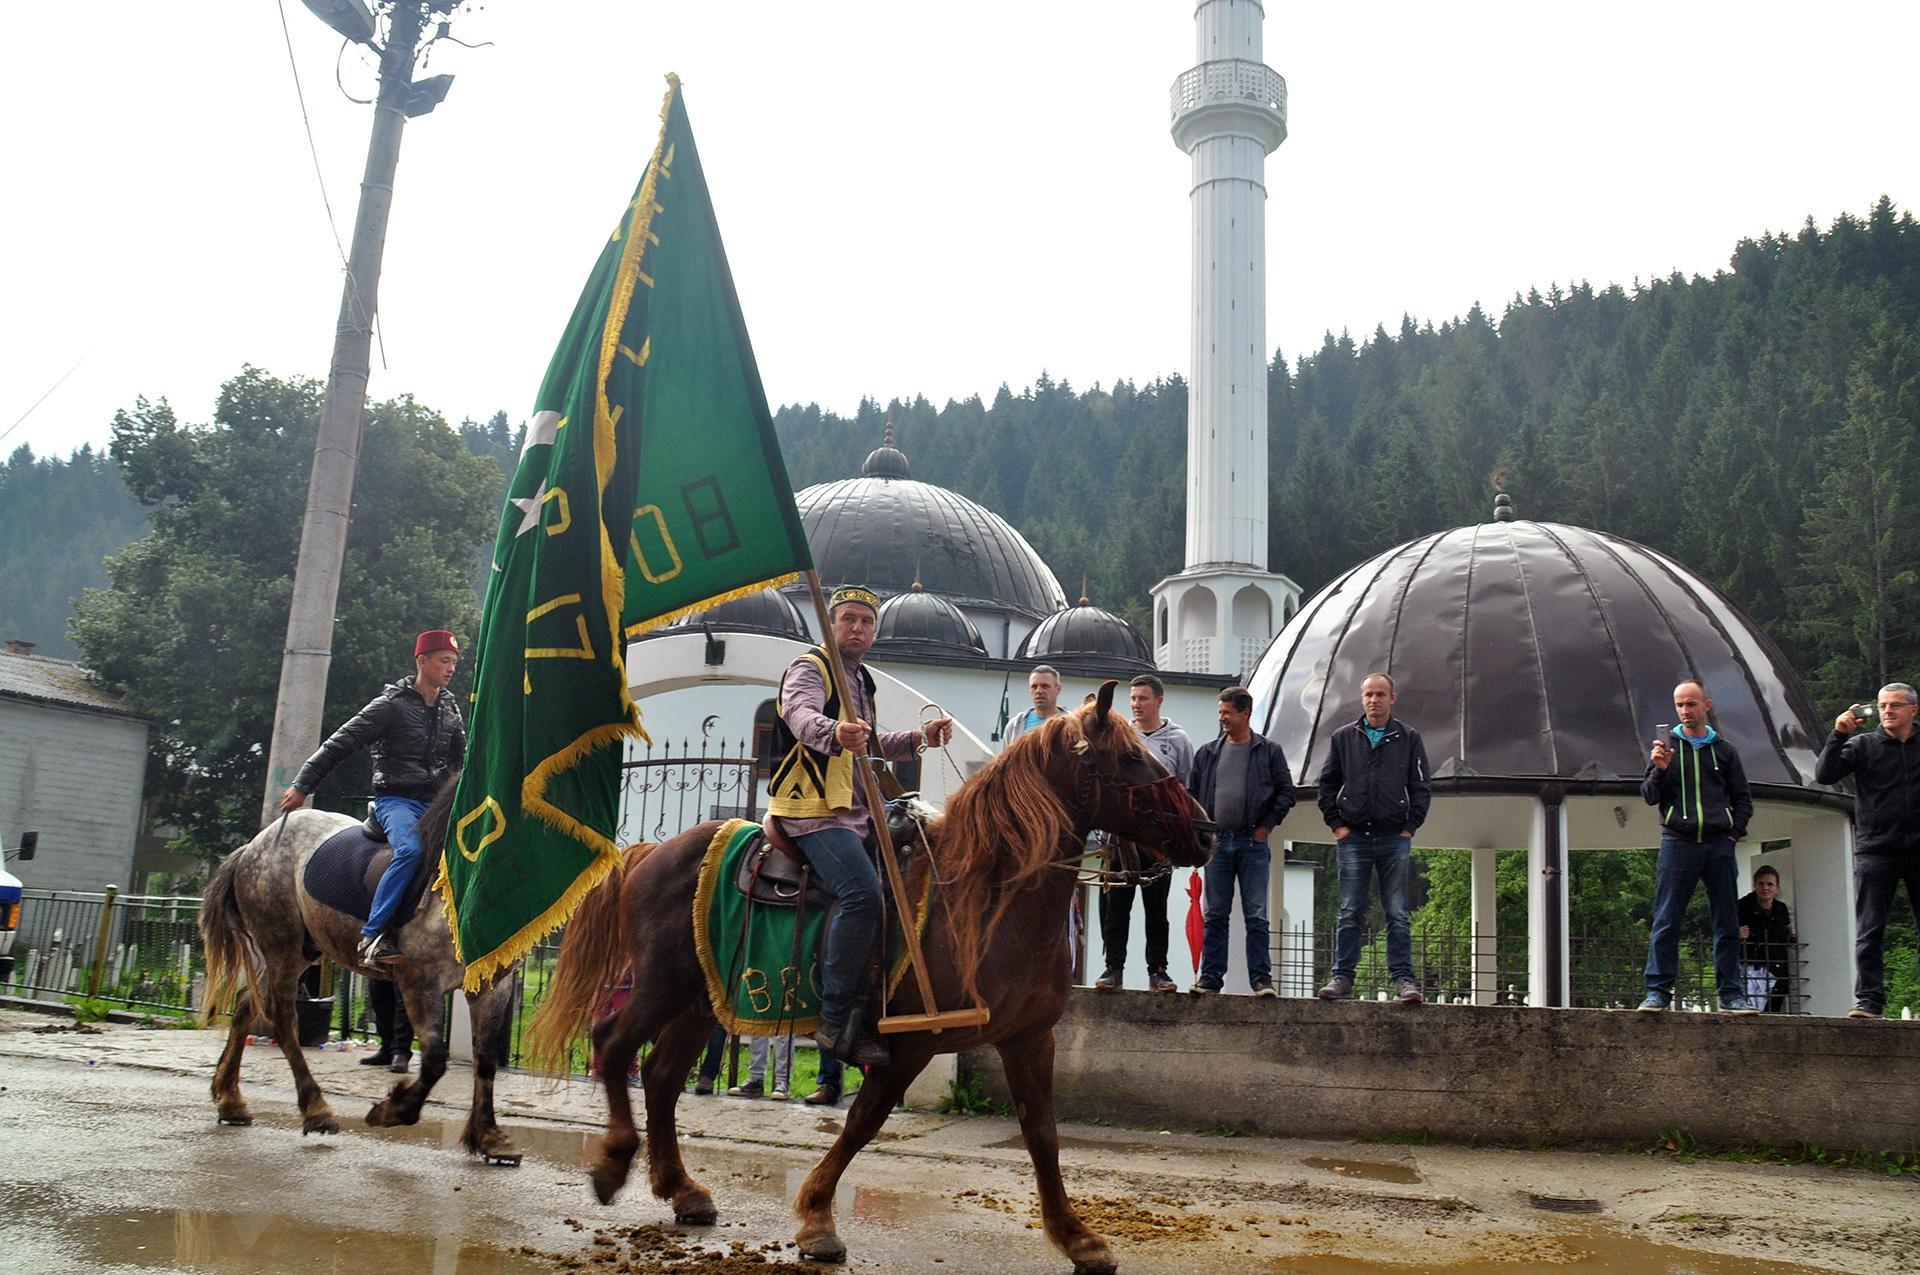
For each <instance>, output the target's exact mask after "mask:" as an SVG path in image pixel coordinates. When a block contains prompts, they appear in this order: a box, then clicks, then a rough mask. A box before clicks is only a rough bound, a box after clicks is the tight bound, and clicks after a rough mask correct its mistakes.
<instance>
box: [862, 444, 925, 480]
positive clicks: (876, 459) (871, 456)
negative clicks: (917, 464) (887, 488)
mask: <svg viewBox="0 0 1920 1275" xmlns="http://www.w3.org/2000/svg"><path fill="white" fill-rule="evenodd" d="M860 476H861V477H862V478H911V477H913V471H912V470H911V469H909V468H908V466H907V454H906V453H905V452H903V451H901V450H900V449H899V448H898V447H876V448H874V449H873V450H872V451H870V452H868V453H867V459H866V460H865V461H864V462H862V464H861V466H860Z"/></svg>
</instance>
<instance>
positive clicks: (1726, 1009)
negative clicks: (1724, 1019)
mask: <svg viewBox="0 0 1920 1275" xmlns="http://www.w3.org/2000/svg"><path fill="white" fill-rule="evenodd" d="M1720 1012H1721V1013H1723V1014H1757V1013H1759V1012H1760V1011H1759V1010H1757V1009H1755V1008H1754V1007H1753V1002H1752V1001H1750V1000H1748V999H1747V998H1746V997H1744V996H1735V997H1733V998H1731V999H1728V998H1726V997H1722V998H1721V1000H1720Z"/></svg>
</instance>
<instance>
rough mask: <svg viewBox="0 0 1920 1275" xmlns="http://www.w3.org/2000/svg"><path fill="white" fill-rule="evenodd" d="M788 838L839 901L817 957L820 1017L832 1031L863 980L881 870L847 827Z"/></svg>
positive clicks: (877, 924) (857, 994) (855, 998)
mask: <svg viewBox="0 0 1920 1275" xmlns="http://www.w3.org/2000/svg"><path fill="white" fill-rule="evenodd" d="M793 840H794V844H795V845H797V846H799V847H800V853H802V854H804V855H806V856H807V862H808V864H810V865H811V866H812V867H813V870H814V872H815V873H816V874H817V875H818V876H819V878H820V880H821V881H822V882H823V883H825V885H826V887H827V889H829V890H832V891H833V896H834V898H836V899H838V900H840V912H839V914H838V915H837V916H835V917H834V918H833V928H832V929H831V930H829V931H828V933H827V950H826V952H825V953H824V954H823V956H822V958H821V961H820V966H821V969H820V1022H821V1025H822V1026H823V1027H825V1028H826V1029H827V1030H828V1031H829V1033H833V1032H837V1031H838V1030H839V1029H840V1028H841V1027H843V1026H845V1025H846V1021H847V1015H848V1014H849V1013H851V1012H852V1011H853V1006H854V1003H855V1002H856V1001H858V1000H859V999H860V993H861V991H862V989H863V988H864V987H865V985H866V973H867V957H868V956H869V955H871V954H872V952H873V940H874V935H875V934H876V933H877V932H878V931H879V929H880V872H879V870H878V869H877V868H875V867H874V866H873V856H871V855H869V854H868V853H867V847H866V846H865V844H863V843H862V842H861V840H860V838H859V836H857V835H856V834H855V833H854V832H853V830H852V829H850V828H822V829H820V831H818V832H809V833H807V834H805V835H804V836H798V837H795V838H794V839H793Z"/></svg>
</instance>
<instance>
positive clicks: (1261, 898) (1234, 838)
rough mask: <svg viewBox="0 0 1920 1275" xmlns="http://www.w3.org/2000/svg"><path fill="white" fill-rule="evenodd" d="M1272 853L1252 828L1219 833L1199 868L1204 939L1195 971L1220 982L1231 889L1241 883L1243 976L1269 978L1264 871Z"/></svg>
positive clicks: (1259, 979)
mask: <svg viewBox="0 0 1920 1275" xmlns="http://www.w3.org/2000/svg"><path fill="white" fill-rule="evenodd" d="M1272 864H1273V851H1272V850H1271V849H1269V848H1268V847H1267V843H1266V842H1264V841H1255V840H1254V839H1253V833H1251V832H1222V833H1221V834H1219V840H1218V844H1217V845H1216V847H1215V849H1214V852H1213V858H1211V859H1209V860H1207V866H1206V867H1205V868H1203V869H1201V880H1202V881H1203V882H1204V883H1205V885H1206V894H1205V905H1204V908H1203V911H1202V915H1203V916H1205V918H1206V922H1207V937H1206V941H1205V942H1204V943H1202V944H1201V946H1200V973H1201V975H1202V976H1203V977H1210V978H1217V979H1221V980H1225V978H1226V976H1227V936H1228V934H1229V933H1230V931H1231V927H1232V920H1233V890H1234V886H1235V885H1236V884H1237V885H1238V886H1239V887H1240V918H1241V920H1243V921H1245V922H1246V926H1247V978H1248V980H1249V981H1251V982H1253V983H1254V984H1256V985H1257V984H1260V983H1262V982H1271V981H1272V980H1273V954H1272V953H1271V952H1269V951H1268V950H1267V874H1268V872H1269V871H1271V869H1272Z"/></svg>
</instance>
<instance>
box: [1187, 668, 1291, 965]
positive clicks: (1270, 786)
mask: <svg viewBox="0 0 1920 1275" xmlns="http://www.w3.org/2000/svg"><path fill="white" fill-rule="evenodd" d="M1252 718H1253V696H1252V695H1250V694H1248V693H1247V691H1246V688H1244V687H1240V686H1230V687H1228V688H1227V689H1226V690H1224V691H1221V692H1220V735H1219V736H1218V737H1217V738H1215V739H1211V740H1208V741H1207V742H1206V743H1205V744H1202V745H1201V746H1200V751H1199V752H1197V753H1195V754H1194V755H1193V778H1192V779H1191V780H1189V781H1188V783H1187V787H1188V788H1189V789H1190V790H1191V791H1192V793H1193V797H1194V800H1195V801H1198V802H1199V803H1200V804H1201V805H1202V806H1205V807H1206V808H1207V812H1208V813H1209V814H1211V815H1212V816H1213V821H1214V823H1215V825H1216V826H1217V828H1218V840H1217V841H1216V842H1215V849H1214V852H1213V858H1212V859H1210V860H1208V861H1207V866H1206V868H1205V869H1204V871H1203V873H1202V879H1203V880H1204V881H1205V883H1206V899H1205V906H1204V908H1203V910H1202V915H1203V916H1204V917H1205V919H1206V938H1205V939H1204V941H1203V942H1202V943H1201V946H1200V973H1199V976H1198V977H1197V978H1195V979H1194V981H1193V990H1194V991H1195V992H1217V991H1219V990H1220V989H1221V988H1222V987H1224V986H1225V985H1226V978H1227V936H1228V933H1229V931H1230V930H1231V928H1232V920H1233V891H1234V887H1235V886H1236V885H1238V887H1239V889H1240V919H1241V920H1242V921H1243V922H1244V923H1245V925H1246V929H1247V982H1248V984H1249V985H1250V986H1251V987H1252V989H1253V994H1254V995H1255V996H1276V995H1278V994H1279V993H1277V992H1276V991H1275V990H1274V987H1273V954H1272V953H1271V952H1270V951H1268V949H1267V879H1268V876H1269V874H1270V872H1271V871H1272V866H1273V851H1272V850H1271V848H1270V847H1269V844H1268V838H1269V837H1271V836H1272V835H1273V830H1274V829H1275V828H1277V827H1279V826H1280V821H1281V820H1282V819H1285V818H1286V817H1287V811H1289V810H1291V809H1293V774H1292V772H1291V771H1289V770H1288V769H1287V759H1286V755H1285V754H1283V753H1282V752H1281V751H1280V746H1279V745H1278V744H1276V743H1274V742H1273V741H1272V740H1270V739H1268V738H1267V737H1266V736H1265V735H1256V734H1254V733H1253V724H1252Z"/></svg>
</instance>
